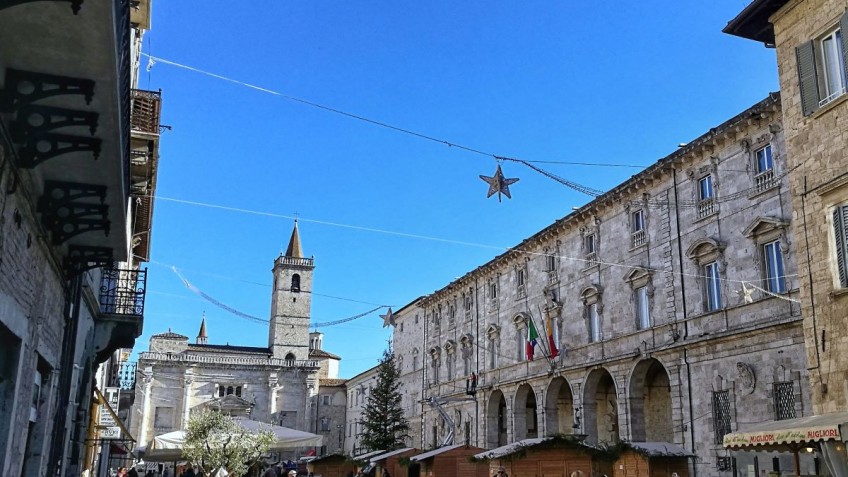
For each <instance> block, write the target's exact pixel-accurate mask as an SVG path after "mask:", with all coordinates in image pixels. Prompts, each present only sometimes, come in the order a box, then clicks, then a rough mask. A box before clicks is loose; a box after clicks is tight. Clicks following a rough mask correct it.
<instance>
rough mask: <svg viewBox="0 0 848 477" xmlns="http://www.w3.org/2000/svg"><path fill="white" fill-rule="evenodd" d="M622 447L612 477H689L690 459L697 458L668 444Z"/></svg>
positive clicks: (636, 444)
mask: <svg viewBox="0 0 848 477" xmlns="http://www.w3.org/2000/svg"><path fill="white" fill-rule="evenodd" d="M620 447H621V451H620V454H619V455H618V458H617V459H616V460H615V463H614V464H613V474H612V477H689V459H690V458H692V457H695V455H694V454H692V453H691V452H689V451H687V450H686V449H684V448H683V447H681V446H680V445H678V444H671V443H668V442H626V443H622V445H621V446H620ZM675 474H676V475H675Z"/></svg>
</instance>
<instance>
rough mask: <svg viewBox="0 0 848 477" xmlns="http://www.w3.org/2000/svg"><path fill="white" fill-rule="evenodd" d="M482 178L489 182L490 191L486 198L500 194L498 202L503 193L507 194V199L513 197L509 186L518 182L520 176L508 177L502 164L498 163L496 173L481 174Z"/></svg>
mask: <svg viewBox="0 0 848 477" xmlns="http://www.w3.org/2000/svg"><path fill="white" fill-rule="evenodd" d="M480 179H483V181H484V182H486V183H487V184H489V193H488V194H486V198H487V199H488V198H489V197H491V196H493V195H495V194H498V202H500V201H501V194H503V195H505V196H506V198H507V199H512V196H511V195H510V194H509V186H511V185H512V184H515V183H516V182H518V178H517V177H516V178H511V179H507V178H506V177H504V175H503V171H501V165H500V164H498V168H497V169H496V170H495V175H493V176H491V177H489V176H484V175H481V176H480Z"/></svg>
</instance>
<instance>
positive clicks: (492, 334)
mask: <svg viewBox="0 0 848 477" xmlns="http://www.w3.org/2000/svg"><path fill="white" fill-rule="evenodd" d="M486 334H487V335H488V336H489V338H490V339H491V338H497V337H498V336H499V335H500V334H501V327H500V326H498V325H489V327H488V328H486Z"/></svg>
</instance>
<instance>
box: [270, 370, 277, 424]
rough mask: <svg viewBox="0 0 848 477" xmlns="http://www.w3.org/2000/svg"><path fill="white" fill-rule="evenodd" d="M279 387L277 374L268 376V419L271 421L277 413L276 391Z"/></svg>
mask: <svg viewBox="0 0 848 477" xmlns="http://www.w3.org/2000/svg"><path fill="white" fill-rule="evenodd" d="M279 387H280V384H279V382H278V381H277V373H271V374H269V375H268V388H269V389H268V418H269V419H273V418H274V413H275V412H277V389H278V388H279Z"/></svg>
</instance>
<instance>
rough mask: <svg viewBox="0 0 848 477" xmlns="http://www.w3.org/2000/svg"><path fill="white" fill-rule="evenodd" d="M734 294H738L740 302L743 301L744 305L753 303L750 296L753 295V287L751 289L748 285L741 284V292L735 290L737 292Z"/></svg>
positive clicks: (752, 298)
mask: <svg viewBox="0 0 848 477" xmlns="http://www.w3.org/2000/svg"><path fill="white" fill-rule="evenodd" d="M736 293H738V294H739V296H740V297H742V300H743V301H744V302H745V303H746V304H751V303H754V297H753V296H752V295H753V294H754V288H753V287H752V288H748V284H747V283H745V282H742V289H741V290H737V291H736Z"/></svg>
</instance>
